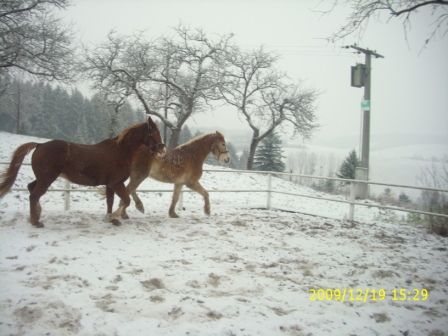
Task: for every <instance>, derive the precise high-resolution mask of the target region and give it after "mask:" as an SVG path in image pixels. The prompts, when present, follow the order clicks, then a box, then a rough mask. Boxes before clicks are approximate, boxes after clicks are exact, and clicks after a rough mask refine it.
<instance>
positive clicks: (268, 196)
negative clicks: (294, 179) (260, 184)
mask: <svg viewBox="0 0 448 336" xmlns="http://www.w3.org/2000/svg"><path fill="white" fill-rule="evenodd" d="M271 189H272V174H271V173H269V174H268V193H267V200H266V208H267V209H268V210H271Z"/></svg>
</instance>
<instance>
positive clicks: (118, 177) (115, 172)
mask: <svg viewBox="0 0 448 336" xmlns="http://www.w3.org/2000/svg"><path fill="white" fill-rule="evenodd" d="M141 147H146V148H148V150H152V151H161V150H162V149H164V145H163V143H162V140H161V138H160V133H159V130H158V128H157V126H156V124H155V123H154V122H153V120H152V119H151V118H148V121H147V122H144V123H140V124H137V125H135V126H132V127H129V128H128V129H126V130H124V131H123V132H121V133H120V134H119V135H118V136H117V137H115V138H113V139H107V140H104V141H102V142H100V143H98V144H96V145H81V144H76V143H71V142H65V141H61V140H51V141H48V142H45V143H42V144H38V143H35V142H29V143H26V144H23V145H21V146H20V147H18V148H17V149H16V151H15V152H14V154H13V157H12V160H11V163H10V165H9V168H8V170H7V171H6V172H5V173H4V174H3V181H2V182H1V183H0V197H3V196H4V195H5V194H6V193H7V192H8V191H9V190H10V189H11V187H12V185H13V184H14V181H15V180H16V178H17V174H18V172H19V169H20V166H21V165H22V162H23V160H24V158H25V156H26V155H27V154H28V153H29V152H30V151H31V150H33V149H36V150H35V151H34V153H33V156H32V159H31V164H32V168H33V171H34V175H35V176H36V180H35V181H33V182H31V183H30V184H28V190H29V191H30V222H31V224H32V225H34V226H36V227H43V226H44V225H43V224H42V222H40V221H39V219H40V214H41V209H42V208H41V206H40V203H39V199H40V197H41V196H42V195H43V194H45V192H46V191H47V189H48V187H49V186H50V185H51V184H52V183H53V181H54V180H55V179H56V178H57V177H58V176H61V177H64V178H66V179H68V180H69V181H71V182H73V183H77V184H81V185H86V186H98V185H105V186H106V198H107V213H108V215H109V218H110V221H111V222H112V223H113V224H115V225H119V224H120V222H119V221H118V219H117V217H119V216H120V213H119V212H116V213H114V214H112V215H111V212H112V206H113V202H114V193H116V194H117V195H118V196H119V197H120V198H121V200H122V201H123V202H124V203H125V204H129V203H130V198H129V194H128V192H127V191H126V187H125V186H124V181H125V180H126V179H127V178H128V177H129V174H130V168H131V163H132V159H133V158H134V155H135V154H136V153H137V151H139V149H140V150H141Z"/></svg>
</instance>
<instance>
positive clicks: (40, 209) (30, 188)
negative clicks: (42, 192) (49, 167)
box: [28, 181, 42, 218]
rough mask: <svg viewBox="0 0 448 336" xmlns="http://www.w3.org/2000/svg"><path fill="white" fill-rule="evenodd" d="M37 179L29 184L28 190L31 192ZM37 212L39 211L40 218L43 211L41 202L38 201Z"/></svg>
mask: <svg viewBox="0 0 448 336" xmlns="http://www.w3.org/2000/svg"><path fill="white" fill-rule="evenodd" d="M36 182H37V181H33V182H31V183H29V184H28V191H29V192H30V194H31V191H32V190H33V188H34V187H35V185H36ZM36 212H37V217H38V218H40V214H41V213H42V207H41V205H40V202H38V203H37V205H36Z"/></svg>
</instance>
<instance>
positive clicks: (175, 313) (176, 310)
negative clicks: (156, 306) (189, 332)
mask: <svg viewBox="0 0 448 336" xmlns="http://www.w3.org/2000/svg"><path fill="white" fill-rule="evenodd" d="M183 314H185V313H184V312H183V311H182V308H180V307H173V309H171V310H170V311H169V312H168V315H169V316H170V317H171V318H172V319H173V320H176V319H178V318H179V317H181V316H182V315H183Z"/></svg>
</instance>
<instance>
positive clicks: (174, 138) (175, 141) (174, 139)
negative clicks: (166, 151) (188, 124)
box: [168, 127, 182, 148]
mask: <svg viewBox="0 0 448 336" xmlns="http://www.w3.org/2000/svg"><path fill="white" fill-rule="evenodd" d="M181 130H182V127H176V128H171V135H170V142H169V144H168V148H174V147H177V145H179V138H180V131H181Z"/></svg>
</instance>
